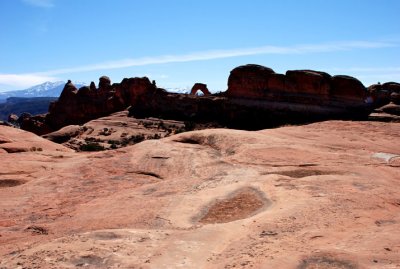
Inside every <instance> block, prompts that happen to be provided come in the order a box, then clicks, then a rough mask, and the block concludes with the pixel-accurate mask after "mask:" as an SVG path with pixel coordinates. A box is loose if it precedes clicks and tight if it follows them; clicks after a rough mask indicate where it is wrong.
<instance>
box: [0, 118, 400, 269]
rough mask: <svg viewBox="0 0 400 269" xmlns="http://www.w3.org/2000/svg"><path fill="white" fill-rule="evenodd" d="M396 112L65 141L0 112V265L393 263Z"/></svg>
mask: <svg viewBox="0 0 400 269" xmlns="http://www.w3.org/2000/svg"><path fill="white" fill-rule="evenodd" d="M399 138H400V124H399V123H380V122H342V121H328V122H322V123H315V124H310V125H305V126H288V127H282V128H278V129H271V130H263V131H257V132H247V131H237V130H228V129H209V130H203V131H195V132H188V133H182V134H178V135H173V136H170V137H168V138H164V139H161V140H147V141H144V142H141V143H139V144H136V145H133V146H128V147H125V148H121V149H116V150H109V151H103V152H96V153H88V152H78V153H76V152H73V151H72V150H70V149H68V148H66V147H63V146H62V145H58V144H54V143H52V142H50V141H47V140H45V139H42V138H40V137H37V136H35V135H33V134H30V133H27V132H23V131H20V130H17V129H13V128H10V127H4V126H0V159H1V169H0V255H1V256H0V257H1V258H0V268H77V267H78V268H297V269H298V268H300V269H313V268H324V269H325V268H329V269H332V268H345V269H349V268H400V232H399V231H400V188H399V183H400V172H399V169H400V139H399Z"/></svg>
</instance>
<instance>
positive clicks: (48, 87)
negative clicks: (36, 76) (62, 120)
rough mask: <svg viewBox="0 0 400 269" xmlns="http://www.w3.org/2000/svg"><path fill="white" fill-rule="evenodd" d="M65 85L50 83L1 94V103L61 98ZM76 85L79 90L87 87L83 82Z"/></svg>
mask: <svg viewBox="0 0 400 269" xmlns="http://www.w3.org/2000/svg"><path fill="white" fill-rule="evenodd" d="M65 83H66V82H65V81H56V82H49V81H48V82H45V83H42V84H39V85H36V86H33V87H31V88H28V89H25V90H18V91H9V92H0V102H5V101H6V99H7V98H9V97H25V98H33V97H59V96H60V93H61V91H62V90H63V88H64V85H65ZM74 84H75V86H76V87H77V88H78V89H79V88H80V87H82V86H85V85H86V84H85V83H83V82H76V83H74Z"/></svg>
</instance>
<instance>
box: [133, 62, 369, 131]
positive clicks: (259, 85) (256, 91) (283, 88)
mask: <svg viewBox="0 0 400 269" xmlns="http://www.w3.org/2000/svg"><path fill="white" fill-rule="evenodd" d="M371 111H372V105H371V104H370V103H368V98H367V91H366V89H365V87H364V86H363V85H362V83H361V82H360V81H358V80H357V79H355V78H352V77H348V76H334V77H331V76H330V75H329V74H327V73H324V72H318V71H311V70H297V71H288V72H287V73H286V75H282V74H276V73H275V72H274V71H273V70H272V69H270V68H267V67H263V66H259V65H245V66H240V67H237V68H235V69H233V70H232V72H231V74H230V76H229V79H228V89H227V91H226V92H224V93H221V94H215V95H210V96H205V97H201V98H193V97H192V96H190V95H188V96H183V95H176V94H164V95H162V96H161V95H155V96H152V98H151V100H148V101H147V102H143V103H140V104H136V105H133V106H132V107H131V109H130V112H131V115H132V116H134V117H143V116H154V117H161V118H166V119H178V120H189V121H195V122H198V121H215V122H218V123H220V124H222V125H224V126H227V127H232V128H239V129H262V128H268V127H272V126H277V125H280V124H295V123H304V122H312V121H318V120H326V119H366V118H367V116H368V114H369V113H370V112H371Z"/></svg>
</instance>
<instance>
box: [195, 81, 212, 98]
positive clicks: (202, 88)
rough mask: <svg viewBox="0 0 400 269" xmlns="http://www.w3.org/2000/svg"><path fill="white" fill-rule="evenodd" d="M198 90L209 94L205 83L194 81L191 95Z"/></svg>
mask: <svg viewBox="0 0 400 269" xmlns="http://www.w3.org/2000/svg"><path fill="white" fill-rule="evenodd" d="M198 91H201V92H202V93H203V94H204V95H210V94H211V93H210V91H209V90H208V88H207V84H203V83H195V84H194V85H193V87H192V90H191V91H190V94H191V95H196V94H197V92H198Z"/></svg>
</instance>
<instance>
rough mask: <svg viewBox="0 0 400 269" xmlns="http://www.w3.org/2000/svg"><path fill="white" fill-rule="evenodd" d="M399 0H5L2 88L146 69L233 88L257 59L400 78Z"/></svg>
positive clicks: (168, 82) (368, 79)
mask: <svg viewBox="0 0 400 269" xmlns="http://www.w3.org/2000/svg"><path fill="white" fill-rule="evenodd" d="M399 11H400V1H398V0H380V1H376V0H345V1H342V0H323V1H322V0H303V1H298V0H280V1H270V0H240V1H239V0H212V1H211V0H210V1H209V0H202V1H194V0H193V1H190V0H168V1H166V0H146V1H144V0H141V1H139V0H0V15H1V16H0V91H5V90H16V89H24V88H27V87H29V86H33V85H36V84H39V83H42V82H45V81H48V80H50V81H56V80H67V79H71V80H74V81H84V82H87V83H90V81H95V82H96V83H97V82H98V78H99V77H100V76H101V75H108V76H109V77H110V78H111V80H112V81H113V82H120V81H121V80H122V78H124V77H135V76H148V77H149V78H150V79H152V80H153V79H154V80H156V81H157V85H158V86H160V87H164V88H175V87H178V88H185V87H191V86H192V85H193V84H194V83H195V82H203V83H206V84H208V85H209V88H210V90H211V91H214V92H215V91H221V90H225V89H226V83H227V79H228V76H229V72H230V70H232V69H233V68H234V67H236V66H239V65H242V64H248V63H255V64H261V65H265V66H268V67H271V68H272V69H274V70H275V71H276V72H279V73H284V72H285V71H286V70H291V69H315V70H321V71H327V72H328V73H330V74H332V75H337V74H346V75H352V76H355V77H357V78H358V79H360V80H361V81H362V82H363V83H364V85H366V86H368V85H370V84H372V83H376V82H378V81H379V82H386V81H400V61H399V60H400V16H399V15H398V14H399Z"/></svg>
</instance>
